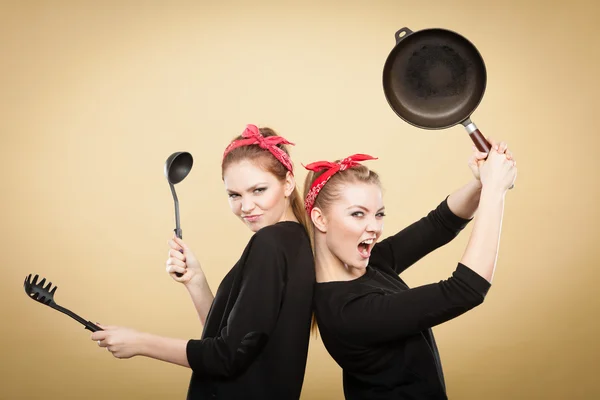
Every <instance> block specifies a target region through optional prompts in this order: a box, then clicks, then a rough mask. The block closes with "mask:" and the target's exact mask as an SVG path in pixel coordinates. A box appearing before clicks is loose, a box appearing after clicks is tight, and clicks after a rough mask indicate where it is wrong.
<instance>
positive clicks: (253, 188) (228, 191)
mask: <svg viewBox="0 0 600 400" xmlns="http://www.w3.org/2000/svg"><path fill="white" fill-rule="evenodd" d="M264 185H268V183H267V182H259V183H257V184H256V185H253V186H250V187H249V188H248V189H246V191H247V192H253V191H255V190H256V189H258V188H259V186H264ZM226 190H227V193H235V194H237V192H236V191H235V190H229V189H226Z"/></svg>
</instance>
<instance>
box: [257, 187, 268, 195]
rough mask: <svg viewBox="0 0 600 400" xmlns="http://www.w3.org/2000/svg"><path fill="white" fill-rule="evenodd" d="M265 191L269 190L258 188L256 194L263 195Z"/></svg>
mask: <svg viewBox="0 0 600 400" xmlns="http://www.w3.org/2000/svg"><path fill="white" fill-rule="evenodd" d="M265 190H267V188H256V189H254V194H261V193H262V192H264V191H265Z"/></svg>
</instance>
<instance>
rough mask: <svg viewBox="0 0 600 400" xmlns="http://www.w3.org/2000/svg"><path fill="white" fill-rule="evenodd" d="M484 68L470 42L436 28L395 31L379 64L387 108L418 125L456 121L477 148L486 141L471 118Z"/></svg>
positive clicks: (486, 148) (483, 147)
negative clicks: (386, 53)
mask: <svg viewBox="0 0 600 400" xmlns="http://www.w3.org/2000/svg"><path fill="white" fill-rule="evenodd" d="M486 80H487V75H486V68H485V64H484V62H483V58H482V57H481V54H479V52H478V51H477V49H476V48H475V46H474V45H473V44H472V43H471V42H469V41H468V40H467V39H466V38H464V37H463V36H461V35H459V34H458V33H455V32H452V31H449V30H446V29H439V28H432V29H423V30H420V31H416V32H413V31H411V30H410V29H409V28H402V29H400V30H399V31H398V32H396V46H395V47H394V48H393V49H392V51H391V52H390V54H389V55H388V57H387V59H386V62H385V65H384V68H383V90H384V93H385V97H386V99H387V101H388V103H389V105H390V106H391V108H392V110H394V112H395V113H396V114H397V115H398V116H399V117H400V118H402V119H403V120H404V121H406V122H408V123H409V124H411V125H414V126H417V127H419V128H423V129H443V128H449V127H451V126H454V125H457V124H459V123H460V124H462V125H463V126H464V127H465V128H466V130H467V132H468V133H469V136H470V137H471V139H472V140H473V142H474V143H475V146H476V147H477V149H478V150H479V151H483V152H488V151H489V150H490V148H491V146H490V144H489V142H488V141H487V140H486V139H485V138H484V137H483V135H482V134H481V132H480V131H479V129H478V128H477V126H475V124H474V123H473V121H471V114H472V113H473V111H475V109H476V108H477V106H478V105H479V103H480V102H481V99H482V98H483V94H484V92H485V88H486Z"/></svg>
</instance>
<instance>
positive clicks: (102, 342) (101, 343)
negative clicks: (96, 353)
mask: <svg viewBox="0 0 600 400" xmlns="http://www.w3.org/2000/svg"><path fill="white" fill-rule="evenodd" d="M97 342H98V346H99V347H106V346H108V343H106V340H97Z"/></svg>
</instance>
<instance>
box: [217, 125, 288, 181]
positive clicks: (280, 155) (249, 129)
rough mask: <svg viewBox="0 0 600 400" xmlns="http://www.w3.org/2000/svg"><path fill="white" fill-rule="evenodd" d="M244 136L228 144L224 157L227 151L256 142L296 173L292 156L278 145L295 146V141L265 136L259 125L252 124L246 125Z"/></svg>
mask: <svg viewBox="0 0 600 400" xmlns="http://www.w3.org/2000/svg"><path fill="white" fill-rule="evenodd" d="M242 137H243V139H240V140H234V141H233V142H231V143H230V144H229V146H227V148H226V149H225V152H224V153H223V158H225V156H226V155H227V153H229V152H230V151H231V150H233V149H236V148H238V147H241V146H251V145H254V144H256V145H258V146H259V147H260V148H261V149H265V150H268V151H269V152H271V154H273V157H275V158H276V159H277V160H279V162H280V163H282V164H283V166H284V167H285V168H286V169H287V170H288V171H290V172H291V173H294V171H293V167H292V161H291V160H290V156H288V155H287V153H286V152H285V151H283V150H282V149H280V148H279V147H277V145H278V144H291V145H292V146H293V145H294V143H292V142H289V141H287V139H285V138H283V137H281V136H269V137H264V136H263V135H261V134H260V130H259V129H258V127H257V126H256V125H252V124H248V125H246V129H245V130H244V132H243V133H242Z"/></svg>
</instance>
